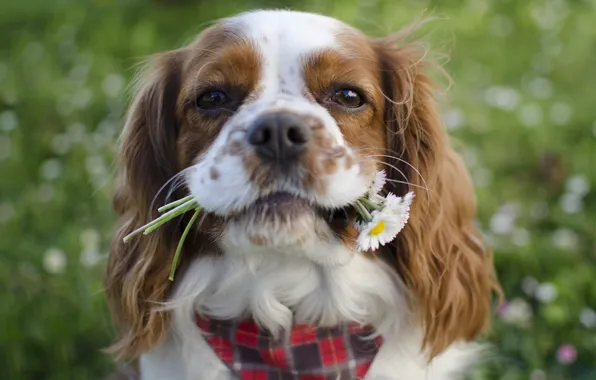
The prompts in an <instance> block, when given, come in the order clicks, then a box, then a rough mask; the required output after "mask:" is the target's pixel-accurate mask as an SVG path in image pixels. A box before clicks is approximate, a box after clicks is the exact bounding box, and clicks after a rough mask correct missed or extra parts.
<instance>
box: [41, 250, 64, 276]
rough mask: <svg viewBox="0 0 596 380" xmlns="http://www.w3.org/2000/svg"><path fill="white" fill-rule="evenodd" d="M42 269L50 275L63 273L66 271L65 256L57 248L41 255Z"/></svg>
mask: <svg viewBox="0 0 596 380" xmlns="http://www.w3.org/2000/svg"><path fill="white" fill-rule="evenodd" d="M43 267H44V269H45V270H46V272H48V273H51V274H60V273H64V271H65V270H66V255H65V254H64V252H62V251H61V250H59V249H57V248H50V249H48V250H47V251H46V253H45V254H44V255H43Z"/></svg>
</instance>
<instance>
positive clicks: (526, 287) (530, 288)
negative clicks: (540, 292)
mask: <svg viewBox="0 0 596 380" xmlns="http://www.w3.org/2000/svg"><path fill="white" fill-rule="evenodd" d="M538 285H540V282H538V280H536V279H535V278H534V277H532V276H526V277H524V279H523V280H522V282H521V288H522V290H523V291H524V293H526V294H527V295H528V296H533V295H534V292H535V291H536V288H538Z"/></svg>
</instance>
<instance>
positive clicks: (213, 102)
mask: <svg viewBox="0 0 596 380" xmlns="http://www.w3.org/2000/svg"><path fill="white" fill-rule="evenodd" d="M227 102H228V97H227V95H226V94H224V93H223V92H222V91H217V90H209V91H205V92H204V93H202V94H201V95H199V97H198V98H197V107H199V108H200V109H203V110H214V109H217V108H220V107H222V106H223V105H225V104H226V103H227Z"/></svg>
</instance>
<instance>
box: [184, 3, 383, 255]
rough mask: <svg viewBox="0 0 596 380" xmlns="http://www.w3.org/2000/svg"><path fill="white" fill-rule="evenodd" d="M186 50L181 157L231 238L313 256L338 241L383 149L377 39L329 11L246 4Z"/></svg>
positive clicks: (240, 245) (240, 244)
mask: <svg viewBox="0 0 596 380" xmlns="http://www.w3.org/2000/svg"><path fill="white" fill-rule="evenodd" d="M292 24H293V25H304V26H305V27H304V28H289V27H285V25H292ZM179 54H180V55H183V56H185V58H183V59H184V60H185V61H186V64H185V65H184V69H183V71H182V73H181V75H182V78H183V79H182V87H181V89H180V95H179V97H178V109H179V110H180V114H179V116H178V117H179V118H180V121H181V125H182V128H181V130H180V134H179V135H178V146H179V147H180V148H181V149H180V151H179V152H180V156H179V160H180V162H179V164H180V168H186V167H189V166H191V165H192V166H191V167H190V169H188V171H187V175H186V178H187V184H188V187H189V189H190V191H191V193H192V194H193V195H194V196H195V197H196V199H197V200H198V202H199V203H200V204H201V205H202V206H203V207H204V209H205V210H206V211H209V212H211V213H213V214H215V215H218V216H220V217H222V220H223V223H222V224H221V226H222V229H223V230H222V239H221V242H222V244H224V245H226V247H227V250H229V251H233V252H236V253H239V254H242V253H243V251H245V250H252V249H254V248H256V249H263V250H268V249H271V248H281V247H283V248H284V250H285V251H287V250H288V249H290V250H291V251H292V252H294V253H298V254H299V253H305V254H309V253H311V252H312V251H313V250H317V249H320V246H318V245H317V243H319V242H321V240H323V241H332V242H333V243H336V240H337V238H336V237H335V236H334V233H333V232H334V231H333V229H332V227H333V226H334V223H335V222H337V219H341V218H344V219H345V218H346V215H347V213H348V211H346V210H345V209H344V208H345V207H346V206H348V205H349V204H350V203H352V202H353V201H354V200H356V199H357V197H359V196H362V195H363V194H364V193H365V192H366V190H367V186H368V185H369V184H370V183H371V181H372V178H373V177H374V173H375V170H376V167H377V165H375V163H374V161H375V159H374V156H375V155H379V154H382V153H384V152H383V148H384V145H385V130H384V128H383V110H384V100H385V99H384V98H383V94H382V90H381V78H380V72H379V70H378V69H377V67H378V61H377V57H376V55H375V53H374V50H373V47H372V46H371V44H370V43H369V41H368V39H366V38H365V37H364V36H362V35H361V34H360V33H358V32H356V31H355V30H353V29H350V28H348V27H347V26H345V25H344V24H341V23H340V22H339V21H337V20H334V19H330V18H326V17H323V16H314V15H309V14H300V13H289V12H288V13H279V12H270V13H249V14H245V15H242V16H239V17H237V18H232V19H228V20H225V21H223V22H221V23H220V24H218V25H216V26H214V27H212V28H211V29H209V30H208V31H206V32H205V33H203V34H202V35H201V36H200V37H199V38H198V40H197V41H196V42H195V43H194V44H192V45H191V46H190V47H189V48H188V49H187V50H186V51H184V52H181V53H179ZM189 141H193V142H194V143H192V144H189ZM377 157H378V156H377ZM347 224H349V223H346V225H347ZM344 227H345V226H344ZM342 232H343V231H342ZM342 240H343V242H344V243H346V244H350V243H352V242H353V239H349V238H346V239H342ZM337 252H338V250H337V249H331V251H330V255H332V257H330V258H329V259H330V261H337V260H338V254H337ZM319 259H323V260H325V258H319Z"/></svg>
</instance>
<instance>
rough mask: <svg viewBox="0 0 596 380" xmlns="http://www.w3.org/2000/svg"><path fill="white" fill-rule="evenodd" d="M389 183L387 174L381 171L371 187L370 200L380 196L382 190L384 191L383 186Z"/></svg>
mask: <svg viewBox="0 0 596 380" xmlns="http://www.w3.org/2000/svg"><path fill="white" fill-rule="evenodd" d="M386 182H387V172H385V170H384V169H383V170H379V171H378V172H377V174H376V175H375V181H374V182H373V183H372V185H370V190H369V191H368V195H369V198H370V199H371V200H372V199H373V198H375V196H376V195H378V194H379V193H380V192H381V190H383V186H385V183H386Z"/></svg>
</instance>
